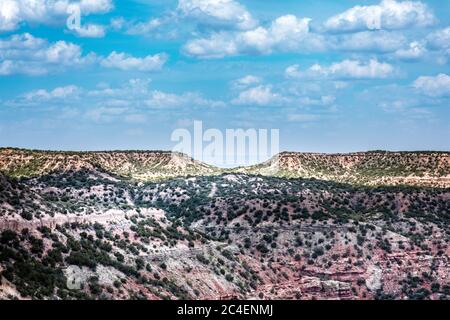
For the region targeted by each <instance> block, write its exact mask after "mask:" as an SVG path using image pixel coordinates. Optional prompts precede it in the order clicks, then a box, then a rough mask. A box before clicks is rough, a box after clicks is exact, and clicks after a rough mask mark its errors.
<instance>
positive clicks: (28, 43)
mask: <svg viewBox="0 0 450 320" xmlns="http://www.w3.org/2000/svg"><path fill="white" fill-rule="evenodd" d="M0 49H1V51H0V75H11V74H28V75H40V74H46V73H48V72H50V71H56V70H63V69H66V68H69V67H74V66H81V65H87V64H89V63H92V62H93V61H95V59H96V58H95V55H94V54H88V55H83V53H82V50H81V48H80V47H79V46H78V45H75V44H73V43H70V42H65V41H57V42H54V43H49V42H48V41H47V40H45V39H41V38H36V37H34V36H32V35H31V34H29V33H24V34H17V35H12V36H11V37H9V38H6V39H3V40H0Z"/></svg>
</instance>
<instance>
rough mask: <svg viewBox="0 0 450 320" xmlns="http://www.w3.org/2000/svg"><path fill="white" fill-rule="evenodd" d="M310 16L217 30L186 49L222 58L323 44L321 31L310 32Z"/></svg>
mask: <svg viewBox="0 0 450 320" xmlns="http://www.w3.org/2000/svg"><path fill="white" fill-rule="evenodd" d="M309 23H310V19H309V18H297V17H296V16H294V15H285V16H281V17H279V18H277V19H276V20H274V21H273V22H272V23H271V25H270V26H269V27H268V28H264V27H262V26H259V27H257V28H255V29H252V30H247V31H237V32H218V33H214V34H213V35H211V36H210V37H208V38H201V39H195V40H192V41H189V42H188V43H187V44H186V45H185V46H184V51H185V52H186V53H187V54H188V55H191V56H196V57H200V58H222V57H225V56H234V55H240V54H269V53H271V52H272V51H273V50H279V51H292V50H297V49H299V48H302V49H303V50H305V51H306V50H309V49H319V48H321V47H323V46H324V43H323V41H322V38H321V37H320V36H319V35H314V34H312V33H310V32H309V31H310V27H309Z"/></svg>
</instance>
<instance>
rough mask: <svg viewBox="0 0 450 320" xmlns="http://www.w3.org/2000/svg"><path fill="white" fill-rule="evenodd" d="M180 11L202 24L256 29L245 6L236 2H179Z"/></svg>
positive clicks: (229, 0)
mask: <svg viewBox="0 0 450 320" xmlns="http://www.w3.org/2000/svg"><path fill="white" fill-rule="evenodd" d="M177 9H178V11H179V12H180V13H181V14H182V15H183V16H186V17H191V18H194V19H196V20H197V21H198V22H200V23H201V24H206V25H212V26H218V27H232V28H236V29H240V30H248V29H252V28H254V27H256V25H257V22H256V21H255V20H254V19H253V17H252V15H251V14H250V12H248V11H247V10H246V9H245V7H244V6H243V5H241V4H240V3H238V2H236V1H234V0H179V1H178V8H177Z"/></svg>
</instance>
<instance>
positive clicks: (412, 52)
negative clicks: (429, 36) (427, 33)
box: [395, 41, 427, 61]
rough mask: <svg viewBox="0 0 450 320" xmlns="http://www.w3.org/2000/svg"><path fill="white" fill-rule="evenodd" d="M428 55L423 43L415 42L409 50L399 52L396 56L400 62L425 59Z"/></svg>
mask: <svg viewBox="0 0 450 320" xmlns="http://www.w3.org/2000/svg"><path fill="white" fill-rule="evenodd" d="M426 53H427V49H426V48H425V46H424V45H423V44H422V43H420V42H418V41H413V42H411V43H410V44H409V46H408V47H407V48H405V49H399V50H397V51H396V52H395V56H396V57H397V58H399V59H400V60H406V61H414V60H418V59H421V58H423V57H424V56H425V54H426Z"/></svg>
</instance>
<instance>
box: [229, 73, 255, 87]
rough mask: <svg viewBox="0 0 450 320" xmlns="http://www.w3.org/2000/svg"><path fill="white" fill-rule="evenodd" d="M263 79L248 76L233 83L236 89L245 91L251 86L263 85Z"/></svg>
mask: <svg viewBox="0 0 450 320" xmlns="http://www.w3.org/2000/svg"><path fill="white" fill-rule="evenodd" d="M261 81H262V79H261V78H260V77H256V76H253V75H247V76H245V77H242V78H239V79H237V80H234V81H233V82H232V86H233V88H235V89H245V88H247V87H249V86H252V85H255V84H258V83H261Z"/></svg>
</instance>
